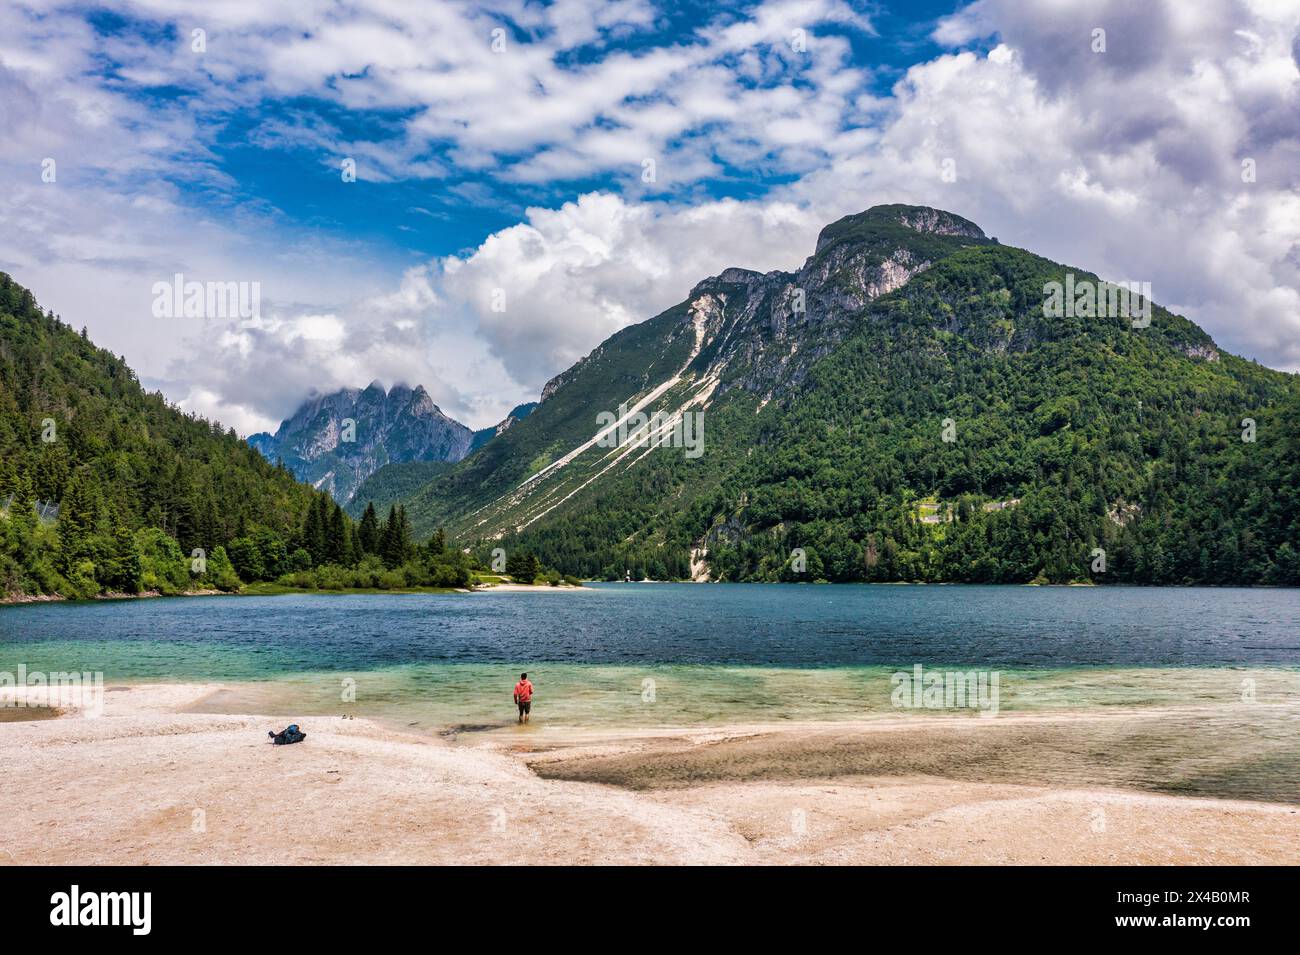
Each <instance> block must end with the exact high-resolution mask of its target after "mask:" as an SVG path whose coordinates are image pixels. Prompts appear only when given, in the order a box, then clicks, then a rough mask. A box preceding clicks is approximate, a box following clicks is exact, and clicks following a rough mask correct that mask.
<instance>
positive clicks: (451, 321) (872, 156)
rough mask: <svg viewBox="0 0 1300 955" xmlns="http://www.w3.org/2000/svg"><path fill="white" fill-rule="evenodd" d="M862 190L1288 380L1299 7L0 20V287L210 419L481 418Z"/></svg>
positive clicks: (1069, 3) (518, 9)
mask: <svg viewBox="0 0 1300 955" xmlns="http://www.w3.org/2000/svg"><path fill="white" fill-rule="evenodd" d="M892 202H906V203H918V204H923V205H930V206H935V207H937V208H941V209H947V210H949V211H952V212H955V213H958V214H960V215H963V216H965V217H967V218H969V219H972V220H974V221H975V222H977V223H979V224H980V225H981V226H982V227H983V229H984V230H985V232H986V233H988V234H989V235H994V236H997V237H998V238H999V240H1000V241H1002V242H1003V243H1004V244H1008V245H1015V246H1020V247H1023V248H1027V249H1030V250H1031V251H1034V252H1036V253H1039V254H1041V255H1045V256H1047V257H1049V258H1051V259H1054V260H1056V261H1060V262H1064V263H1067V264H1070V265H1074V266H1078V267H1080V268H1084V269H1087V270H1089V271H1093V272H1096V273H1098V274H1099V275H1101V276H1102V277H1103V278H1106V279H1109V280H1113V281H1141V282H1150V283H1151V287H1152V296H1153V298H1154V299H1155V300H1156V301H1157V302H1159V303H1161V304H1162V305H1165V306H1166V307H1168V308H1170V309H1171V310H1173V311H1175V312H1178V313H1180V314H1183V315H1186V316H1187V317H1188V318H1190V319H1192V320H1193V321H1195V322H1197V323H1198V324H1200V325H1201V326H1202V327H1204V328H1205V329H1206V330H1207V331H1208V332H1209V333H1210V334H1211V335H1212V336H1213V337H1214V339H1215V340H1216V342H1218V344H1219V345H1220V347H1222V348H1226V349H1228V350H1229V351H1232V352H1235V353H1238V354H1242V355H1245V356H1247V357H1249V358H1252V359H1255V360H1257V361H1259V362H1261V363H1263V364H1265V365H1268V366H1270V367H1274V368H1279V369H1285V370H1288V371H1297V370H1300V0H1276V2H1274V0H1256V2H1246V0H1196V2H1194V3H1192V2H1187V0H1143V2H1132V0H976V2H974V3H969V4H963V3H956V2H946V3H942V2H938V3H936V2H928V0H924V2H908V3H898V4H891V3H864V2H859V0H760V2H753V3H727V2H712V3H693V2H692V3H664V4H659V3H654V2H651V0H563V2H555V3H538V2H506V3H491V4H485V3H458V2H441V0H421V2H418V3H416V2H408V0H292V2H290V0H212V2H208V3H205V4H201V5H200V4H195V3H193V2H187V0H115V2H111V3H106V4H88V3H81V2H62V0H39V2H33V0H5V2H4V3H3V4H0V270H3V271H6V272H9V273H10V274H11V275H12V276H13V277H14V278H15V280H16V281H18V282H19V283H21V284H23V285H25V286H27V287H28V288H30V289H31V290H32V291H33V293H34V294H35V295H36V298H37V300H38V301H39V302H40V303H41V304H42V305H43V306H44V307H47V308H50V309H52V310H54V311H55V312H56V313H58V314H59V315H60V316H61V317H62V318H63V320H64V321H65V322H68V323H69V324H71V325H73V326H74V327H77V328H80V327H82V326H85V327H86V328H87V329H88V331H89V334H90V336H91V338H92V339H93V340H94V341H95V342H97V343H98V344H100V345H101V346H103V347H106V348H108V349H110V350H112V351H113V352H115V353H117V354H121V355H123V356H125V358H126V359H127V361H128V362H129V363H130V364H131V365H132V367H134V368H135V369H136V371H137V372H138V374H139V375H140V378H141V381H142V382H143V383H144V385H145V386H146V387H148V388H150V389H157V390H161V391H162V392H163V393H164V394H165V395H166V396H167V397H168V398H169V399H170V400H171V401H173V402H175V403H176V404H177V405H179V406H180V407H181V408H183V409H185V410H187V411H193V412H196V413H199V414H202V415H205V416H208V417H211V418H215V419H217V420H219V421H221V422H222V423H223V424H225V425H227V426H232V427H234V428H235V429H236V430H237V431H239V432H240V433H241V434H249V433H252V432H255V431H260V430H272V431H273V430H275V427H276V425H277V424H278V423H279V421H280V420H282V419H283V418H285V417H287V416H288V415H290V414H291V413H292V412H293V411H294V410H295V408H296V407H297V406H298V405H299V404H300V403H301V402H302V401H303V400H304V398H306V397H307V396H308V395H309V394H310V393H312V392H313V391H319V392H328V391H333V390H335V389H338V388H342V387H356V388H360V387H365V386H366V385H367V384H369V383H370V382H371V381H376V380H378V381H380V382H381V383H382V384H384V385H386V386H391V385H392V384H395V383H399V382H400V383H405V384H408V385H411V386H414V385H417V384H422V385H424V386H425V388H426V389H427V390H428V391H429V393H430V394H431V396H432V397H433V399H434V401H436V402H437V403H438V404H439V405H440V406H441V407H442V409H443V410H444V411H445V412H446V413H447V414H449V415H451V416H452V417H454V418H457V419H458V420H460V421H462V422H464V423H465V424H467V425H470V426H471V427H476V428H477V427H484V426H487V425H490V424H493V423H495V422H496V421H498V420H500V419H501V418H502V417H504V415H505V414H506V413H507V412H508V411H509V409H510V408H511V407H513V406H514V405H516V404H519V403H521V402H523V401H528V400H535V399H536V398H537V396H538V394H539V393H540V391H541V388H542V386H543V385H544V384H545V382H546V381H547V380H548V379H549V378H550V377H552V376H554V375H556V374H558V373H559V372H561V371H563V370H564V369H565V368H567V367H568V366H570V365H571V364H573V362H575V361H577V360H578V359H580V358H581V357H582V356H584V355H586V354H587V353H588V352H590V351H591V350H592V349H593V348H594V347H595V346H596V345H598V344H599V343H600V342H601V341H603V340H604V339H605V338H607V337H608V336H609V335H610V334H612V333H613V332H615V331H617V330H618V329H619V328H622V327H624V326H626V325H628V324H632V323H635V322H639V321H643V320H645V319H647V318H650V317H652V316H653V315H655V314H657V313H658V312H660V311H662V310H663V309H665V308H667V307H670V306H672V305H674V304H676V303H677V302H679V301H681V300H682V299H683V298H684V297H685V296H686V294H687V293H688V291H689V290H690V289H691V287H692V286H694V285H695V284H696V283H697V282H698V281H699V280H701V279H702V278H704V277H706V276H709V275H714V274H717V273H718V272H720V271H722V270H723V269H724V268H727V267H731V266H741V267H745V268H753V269H759V270H770V269H777V268H781V269H794V268H797V267H798V266H799V265H800V264H802V262H803V261H804V259H805V258H807V256H808V255H810V254H811V252H812V250H813V246H814V244H815V241H816V236H817V233H818V231H820V229H821V227H822V226H824V225H825V224H827V223H828V222H831V221H833V220H835V219H837V218H839V217H840V216H843V215H848V214H851V213H854V212H859V211H861V210H863V209H866V208H868V207H870V206H873V205H878V204H882V203H892ZM178 273H179V274H181V275H183V276H184V279H185V280H186V281H197V282H204V283H208V282H212V283H227V282H236V283H248V286H247V287H248V288H253V287H254V283H255V287H256V289H257V290H258V300H259V303H260V305H259V308H258V309H257V314H256V315H250V316H245V317H240V316H209V317H184V316H183V315H168V314H165V313H164V314H159V309H158V308H157V298H158V295H159V289H158V283H171V282H173V277H174V276H175V275H176V274H178Z"/></svg>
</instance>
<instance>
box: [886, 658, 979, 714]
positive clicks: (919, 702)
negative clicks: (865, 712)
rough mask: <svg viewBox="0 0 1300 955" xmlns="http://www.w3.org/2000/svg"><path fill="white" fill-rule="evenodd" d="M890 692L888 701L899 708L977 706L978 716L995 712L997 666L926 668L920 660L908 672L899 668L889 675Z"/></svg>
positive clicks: (928, 708) (949, 708) (947, 708)
mask: <svg viewBox="0 0 1300 955" xmlns="http://www.w3.org/2000/svg"><path fill="white" fill-rule="evenodd" d="M889 682H890V685H892V686H893V688H894V692H893V693H892V694H890V702H892V703H893V704H894V706H896V707H900V708H902V709H925V710H951V709H961V708H970V709H972V710H974V709H978V710H979V711H980V716H997V714H998V689H999V686H1000V684H1001V682H1002V674H1001V672H999V671H998V670H992V671H989V670H968V671H965V672H961V671H942V672H941V671H936V670H930V671H928V672H927V671H926V670H925V669H924V668H923V667H922V666H921V664H919V663H918V664H916V665H915V666H913V667H912V672H911V673H908V672H907V671H906V670H899V671H898V672H897V673H895V674H894V675H893V676H892V677H890V678H889Z"/></svg>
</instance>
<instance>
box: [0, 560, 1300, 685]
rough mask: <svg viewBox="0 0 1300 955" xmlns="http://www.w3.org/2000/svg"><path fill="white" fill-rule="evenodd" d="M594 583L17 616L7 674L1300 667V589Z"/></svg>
mask: <svg viewBox="0 0 1300 955" xmlns="http://www.w3.org/2000/svg"><path fill="white" fill-rule="evenodd" d="M586 589H587V590H589V591H590V592H588V593H573V592H558V593H551V592H545V593H499V594H492V593H482V594H427V595H426V594H393V595H360V596H349V595H330V594H320V595H315V594H313V595H290V596H277V597H188V598H176V599H160V600H132V601H112V602H92V603H79V604H60V603H51V604H29V605H24V606H17V607H5V608H0V665H4V664H6V663H13V662H18V661H25V662H27V663H28V665H29V666H33V665H36V661H40V662H41V665H42V666H45V668H47V669H55V668H56V666H55V665H56V664H58V665H59V666H61V667H62V668H67V669H100V670H104V671H105V672H106V673H108V674H111V676H112V677H114V678H123V679H126V678H204V679H249V678H258V677H265V676H268V675H279V674H284V673H293V672H306V671H315V670H348V669H363V670H364V669H375V668H380V667H388V666H397V665H403V664H419V663H494V662H499V663H508V664H510V665H511V666H514V665H516V664H518V665H520V666H522V665H524V664H529V663H532V664H534V665H536V664H538V663H574V664H609V665H645V664H678V665H681V664H706V665H720V664H725V665H741V666H768V667H801V668H802V667H844V666H871V665H877V666H890V667H894V666H911V665H912V664H914V663H917V662H921V663H925V664H927V665H929V664H934V665H940V664H942V665H945V666H948V665H951V666H980V667H1009V668H1054V667H1074V666H1234V665H1236V666H1243V665H1244V666H1279V665H1280V666H1295V665H1297V664H1300V591H1298V590H1283V589H1276V590H1273V589H1217V588H1179V589H1154V588H1088V587H977V586H947V587H944V586H926V587H921V586H914V587H911V586H871V585H863V586H852V585H843V586H814V585H797V584H731V585H728V584H712V585H700V584H603V585H602V584H597V585H594V586H591V587H589V588H586ZM46 661H49V662H46ZM10 668H11V667H10Z"/></svg>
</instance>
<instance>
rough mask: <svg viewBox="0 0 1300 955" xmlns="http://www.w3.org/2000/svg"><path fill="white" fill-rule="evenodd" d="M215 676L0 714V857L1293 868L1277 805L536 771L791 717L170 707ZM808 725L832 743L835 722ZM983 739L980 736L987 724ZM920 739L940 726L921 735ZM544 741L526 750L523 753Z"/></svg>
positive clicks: (779, 742) (750, 731)
mask: <svg viewBox="0 0 1300 955" xmlns="http://www.w3.org/2000/svg"><path fill="white" fill-rule="evenodd" d="M217 689H219V687H218V686H215V685H197V684H190V685H177V684H171V685H148V686H133V687H130V688H110V689H109V691H108V693H107V694H106V704H105V711H104V715H103V716H102V717H101V718H98V719H88V718H85V717H84V716H81V715H78V714H77V713H75V712H68V713H65V714H64V715H63V716H61V717H60V718H58V719H53V720H45V721H39V722H4V723H0V760H3V765H4V766H5V767H6V771H5V799H4V812H3V813H0V863H19V864H43V863H65V864H104V863H125V864H143V863H148V864H168V863H253V864H277V863H298V864H302V863H325V864H348V863H380V864H383V863H471V864H474V863H518V862H521V861H527V862H528V863H530V864H543V863H664V864H682V863H686V864H689V863H723V864H747V863H790V862H793V863H854V864H857V863H940V864H945V863H953V864H989V863H1004V862H1015V863H1071V862H1084V863H1094V862H1095V863H1119V864H1125V863H1148V864H1149V863H1195V864H1216V863H1264V862H1279V863H1292V864H1294V863H1296V862H1298V861H1300V812H1298V811H1297V807H1294V806H1287V805H1275V804H1267V803H1254V802H1243V801H1222V800H1208V799H1189V798H1182V797H1172V796H1159V795H1148V794H1137V793H1129V792H1121V791H1103V790H1086V789H1053V788H1044V787H1028V786H1012V785H985V784H966V783H959V782H954V781H952V780H946V779H938V778H934V777H916V778H900V777H889V778H872V777H840V778H836V779H834V780H816V779H796V780H790V781H761V782H727V781H719V782H712V783H704V784H693V785H688V786H681V787H679V788H675V789H667V790H631V789H624V788H618V787H614V786H609V785H603V784H599V783H589V782H569V781H561V780H557V779H546V778H542V777H541V776H539V775H536V774H535V773H534V772H533V771H532V770H531V769H529V767H528V765H527V764H526V762H525V760H528V761H532V762H538V761H547V762H549V763H550V764H551V766H552V768H553V767H554V765H555V764H556V763H557V762H559V763H565V762H566V761H569V760H583V759H590V758H592V757H594V756H601V755H604V756H606V757H608V756H610V755H614V756H615V757H619V758H626V759H629V760H637V759H638V758H639V756H640V754H642V753H644V752H646V751H656V748H658V747H664V746H675V747H681V746H682V745H684V743H683V741H685V745H688V746H690V747H698V748H699V750H700V751H701V752H704V751H705V750H707V748H708V747H711V746H715V745H717V744H719V743H720V742H727V741H734V740H737V739H743V740H744V741H745V744H746V745H747V746H750V747H764V746H767V745H769V743H768V741H770V745H771V747H773V751H774V752H778V753H779V752H782V751H783V750H782V748H783V747H789V746H792V745H794V746H797V745H798V743H799V735H798V734H800V733H806V732H811V731H812V730H810V729H809V728H808V727H802V728H801V727H790V728H777V729H772V730H768V729H766V728H757V727H738V728H726V729H717V728H710V729H708V730H700V731H687V732H682V731H676V732H673V733H668V732H667V731H659V732H644V731H642V732H628V733H605V734H600V735H599V736H598V737H597V736H587V737H583V736H581V735H575V736H572V737H570V738H563V739H561V744H562V745H559V746H551V745H550V743H549V742H547V738H548V736H556V737H557V739H558V738H561V737H562V736H563V734H558V735H557V734H546V733H543V732H532V731H530V730H528V729H524V730H521V731H519V732H518V733H514V732H510V733H506V734H486V735H484V736H483V737H482V738H478V739H474V738H472V737H473V734H470V736H466V737H461V738H459V739H458V740H456V741H448V740H444V739H438V738H429V737H424V736H412V735H408V734H406V733H403V732H401V731H399V730H395V729H391V728H388V727H385V726H381V725H378V724H376V723H372V722H369V721H366V720H361V719H356V720H344V719H339V718H321V717H313V718H310V719H304V720H303V721H302V722H303V728H304V729H305V730H306V732H307V741H306V742H305V743H302V744H299V745H294V746H271V745H270V744H269V742H268V740H267V737H266V732H267V729H269V728H272V727H274V728H276V729H280V728H282V725H283V720H282V719H279V720H277V719H273V718H268V717H257V716H215V715H209V714H197V713H186V712H182V710H184V709H185V708H186V707H188V706H190V705H193V704H194V703H196V702H198V701H199V700H201V699H203V698H204V697H205V696H207V695H208V694H209V693H211V692H213V691H215V690H217ZM816 731H817V732H820V733H822V734H823V735H824V734H825V733H826V732H840V731H842V732H844V733H846V734H854V735H855V737H856V738H857V739H858V742H859V744H860V742H861V734H862V732H863V728H862V727H861V726H856V727H855V726H847V727H842V728H837V729H828V728H827V726H826V725H825V724H823V725H822V726H821V727H819V728H817V730H816ZM991 731H996V730H991ZM935 732H946V730H944V729H942V728H941V727H940V728H936V730H935ZM543 744H544V745H543Z"/></svg>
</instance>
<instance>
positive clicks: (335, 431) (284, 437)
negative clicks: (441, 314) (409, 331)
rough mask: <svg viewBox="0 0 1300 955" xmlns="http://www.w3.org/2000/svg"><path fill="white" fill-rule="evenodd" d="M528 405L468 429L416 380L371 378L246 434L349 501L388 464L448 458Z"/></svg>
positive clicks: (474, 445)
mask: <svg viewBox="0 0 1300 955" xmlns="http://www.w3.org/2000/svg"><path fill="white" fill-rule="evenodd" d="M535 406H536V405H535V404H532V403H529V404H523V405H519V406H517V407H516V408H514V409H513V410H512V411H511V412H510V414H509V415H507V417H506V418H505V419H504V420H502V421H501V422H499V423H498V424H497V425H495V426H493V427H491V428H483V429H480V430H479V431H471V430H470V429H469V428H468V427H466V426H465V425H463V424H461V423H460V422H459V421H456V420H455V419H454V418H451V417H450V416H448V415H447V414H445V413H444V412H443V411H442V409H441V408H439V407H438V405H437V404H435V403H434V401H433V399H432V398H431V397H430V395H429V393H428V391H426V390H425V388H424V386H423V385H416V386H415V387H414V388H412V387H410V386H408V385H405V384H401V383H399V384H395V385H393V386H392V388H390V389H388V390H387V391H385V389H384V387H383V386H382V385H381V384H380V383H379V382H378V381H374V382H371V383H370V384H369V385H368V386H366V387H365V388H342V389H339V390H337V391H333V392H327V393H314V394H311V395H309V396H308V397H307V398H306V399H305V400H304V401H303V402H302V404H300V405H299V406H298V409H297V410H296V411H295V412H294V413H293V414H292V415H290V416H289V417H288V418H286V419H285V420H284V421H283V422H282V423H281V424H280V427H279V428H278V429H277V430H276V432H275V434H274V435H272V434H268V433H266V432H260V433H258V434H253V435H249V437H248V439H247V440H248V444H249V445H250V446H251V447H253V448H254V449H256V450H257V451H258V452H259V453H260V454H262V456H263V457H265V458H266V459H267V460H268V461H271V462H273V463H274V462H277V461H283V462H284V465H285V466H286V467H287V468H288V469H289V470H290V471H291V472H293V474H294V475H296V476H297V477H298V478H299V479H300V480H302V481H305V482H306V483H309V484H311V485H312V486H313V487H315V488H317V489H319V490H323V491H325V492H327V493H328V494H330V495H331V496H332V497H334V499H335V500H336V501H338V502H339V503H340V504H345V505H346V504H349V503H351V501H352V499H353V497H354V496H355V495H356V493H357V491H358V489H359V488H360V487H361V486H362V485H363V484H364V483H365V482H366V481H367V480H369V479H370V478H371V477H373V476H374V475H375V474H376V473H378V472H379V471H381V470H382V469H383V468H384V467H386V466H388V465H390V464H407V463H411V462H429V461H445V462H448V463H455V462H457V461H460V460H461V459H463V458H464V457H465V456H466V455H468V454H470V453H472V452H473V451H475V450H477V449H478V448H479V447H482V446H483V445H484V444H486V443H487V442H488V441H489V440H491V439H492V438H493V437H495V436H496V435H497V434H500V433H502V432H504V431H505V430H506V429H507V428H509V427H510V426H511V425H513V424H514V423H515V422H516V421H519V420H522V419H523V418H525V417H527V415H528V413H529V412H530V411H531V410H532V408H533V407H535Z"/></svg>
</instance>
